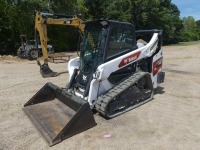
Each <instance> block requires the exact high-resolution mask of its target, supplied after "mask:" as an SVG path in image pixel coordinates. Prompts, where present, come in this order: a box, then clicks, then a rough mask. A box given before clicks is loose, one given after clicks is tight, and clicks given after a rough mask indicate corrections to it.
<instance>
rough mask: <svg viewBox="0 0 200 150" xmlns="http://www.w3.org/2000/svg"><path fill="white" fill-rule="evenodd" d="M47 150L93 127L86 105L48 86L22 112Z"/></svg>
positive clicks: (51, 85)
mask: <svg viewBox="0 0 200 150" xmlns="http://www.w3.org/2000/svg"><path fill="white" fill-rule="evenodd" d="M23 110H24V112H25V113H26V115H27V116H28V117H29V118H30V120H31V121H32V122H33V124H34V125H35V126H36V128H37V129H38V130H39V132H40V133H41V134H42V136H43V137H44V139H45V140H46V141H47V143H48V144H49V146H53V145H55V144H57V143H59V142H61V141H62V140H63V139H66V138H69V137H71V136H73V135H75V134H78V133H80V132H83V131H85V130H87V129H90V128H92V127H94V126H96V122H95V120H94V117H93V113H92V110H91V109H90V106H89V103H88V102H86V101H84V100H83V99H81V98H79V97H76V96H74V95H70V94H69V93H68V92H66V91H64V90H62V89H61V88H59V87H57V86H55V85H54V84H52V83H47V84H46V85H44V87H42V88H41V89H40V90H39V91H38V92H37V93H36V94H35V95H34V96H33V97H32V98H31V99H30V100H29V101H28V102H27V103H26V104H25V105H24V108H23Z"/></svg>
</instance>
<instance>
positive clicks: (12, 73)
mask: <svg viewBox="0 0 200 150" xmlns="http://www.w3.org/2000/svg"><path fill="white" fill-rule="evenodd" d="M164 49H165V53H164V71H165V72H166V79H165V82H164V83H163V84H162V85H161V87H159V88H158V89H157V90H156V94H155V96H154V99H153V100H152V101H151V102H149V103H147V104H145V105H143V106H141V107H139V108H137V109H134V110H132V111H129V112H128V113H125V114H123V115H121V116H119V117H116V118H114V119H111V120H105V119H104V118H102V117H101V116H99V115H98V114H95V120H96V122H97V126H96V127H94V128H92V129H90V130H87V131H86V132H83V133H81V134H78V135H76V136H73V137H72V138H69V139H66V140H64V141H63V142H62V143H60V144H57V145H55V146H53V147H51V148H49V147H48V145H47V143H46V142H45V141H44V140H43V138H42V137H41V136H40V134H39V133H38V132H37V130H36V129H35V127H34V126H33V124H32V123H31V122H30V120H29V119H28V118H27V116H26V115H25V114H24V112H23V111H22V107H23V105H24V104H25V103H26V102H27V101H28V100H29V99H30V98H31V97H32V96H33V95H34V94H35V93H36V92H37V91H38V90H39V89H40V88H41V87H42V86H43V85H44V84H45V83H47V82H52V83H54V84H56V85H58V86H60V87H64V86H65V85H66V83H67V81H68V74H62V75H60V76H59V77H56V78H47V79H43V78H42V77H41V76H40V74H39V67H38V66H37V65H36V63H35V62H34V61H20V60H18V59H14V60H13V59H0V70H1V71H0V91H1V94H0V134H1V138H0V150H6V149H9V150H10V149H17V150H23V149H24V150H27V149H33V150H36V149H37V150H38V149H42V150H46V149H52V150H57V149H70V150H74V149H75V150H80V149H102V150H106V149H113V150H122V149H124V150H137V149H138V150H143V149H144V150H146V149H150V150H162V149H164V150H165V149H181V150H182V149H188V150H191V149H197V150H198V149H200V45H194V46H185V47H184V46H180V47H175V46H170V47H164ZM50 66H51V68H52V69H53V70H54V71H58V72H61V71H66V69H67V67H66V64H64V63H63V64H50ZM105 134H111V135H112V136H111V137H110V138H104V135H105Z"/></svg>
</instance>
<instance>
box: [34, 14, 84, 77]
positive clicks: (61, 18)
mask: <svg viewBox="0 0 200 150" xmlns="http://www.w3.org/2000/svg"><path fill="white" fill-rule="evenodd" d="M47 25H65V26H72V27H75V28H76V29H77V30H78V31H79V33H80V34H81V35H83V32H84V24H83V21H82V20H81V19H80V18H78V17H77V16H67V15H57V14H51V13H41V12H37V13H36V17H35V31H38V32H39V37H40V43H41V47H42V56H41V57H39V58H38V59H37V62H38V65H39V66H40V73H41V75H42V76H43V77H44V78H45V77H54V76H57V75H58V73H56V72H53V71H52V70H51V69H50V68H49V67H48V50H47V41H48V37H47ZM40 61H44V64H43V65H41V63H40Z"/></svg>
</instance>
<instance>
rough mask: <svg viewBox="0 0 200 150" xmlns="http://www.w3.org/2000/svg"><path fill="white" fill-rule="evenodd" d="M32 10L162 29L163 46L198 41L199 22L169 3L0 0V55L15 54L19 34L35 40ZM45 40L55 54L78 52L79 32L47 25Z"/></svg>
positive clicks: (147, 0) (158, 0) (146, 0)
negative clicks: (47, 40) (182, 16)
mask: <svg viewBox="0 0 200 150" xmlns="http://www.w3.org/2000/svg"><path fill="white" fill-rule="evenodd" d="M35 11H41V12H50V13H57V14H67V15H74V14H82V16H81V18H82V19H83V20H92V19H110V20H118V21H126V22H130V23H132V24H134V25H135V27H136V29H137V30H139V29H162V30H163V31H164V33H163V34H164V39H163V40H164V44H173V43H178V42H180V41H185V42H186V41H195V40H200V20H198V21H195V19H194V18H193V17H192V16H189V17H184V18H182V19H181V18H180V11H179V9H178V7H177V6H176V5H175V4H173V3H172V2H171V0H59V1H56V0H42V1H41V0H0V54H16V50H17V49H18V47H19V46H20V34H25V35H27V37H28V38H29V39H33V38H34V21H35V19H34V17H35ZM48 37H49V40H50V41H49V43H50V44H52V45H53V46H54V48H55V49H56V50H58V51H59V50H60V51H72V50H76V49H77V42H78V33H77V32H76V31H75V30H73V29H72V28H68V27H61V26H49V27H48ZM55 37H56V38H55Z"/></svg>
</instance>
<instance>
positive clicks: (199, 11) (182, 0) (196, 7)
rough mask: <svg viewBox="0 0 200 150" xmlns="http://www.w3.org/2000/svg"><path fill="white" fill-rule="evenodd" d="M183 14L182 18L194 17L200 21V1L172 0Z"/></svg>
mask: <svg viewBox="0 0 200 150" xmlns="http://www.w3.org/2000/svg"><path fill="white" fill-rule="evenodd" d="M172 3H174V4H176V6H178V8H179V10H180V12H181V18H183V17H188V16H193V17H194V19H195V20H200V0H172Z"/></svg>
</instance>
